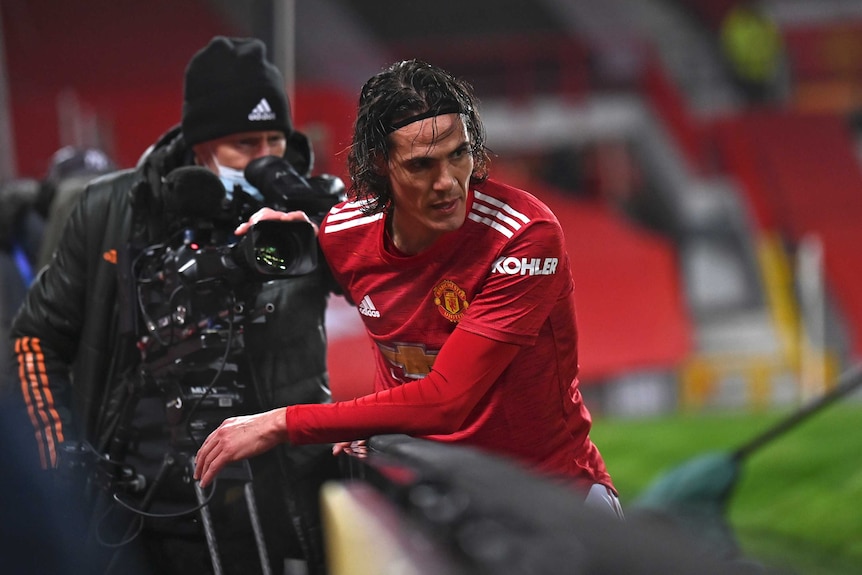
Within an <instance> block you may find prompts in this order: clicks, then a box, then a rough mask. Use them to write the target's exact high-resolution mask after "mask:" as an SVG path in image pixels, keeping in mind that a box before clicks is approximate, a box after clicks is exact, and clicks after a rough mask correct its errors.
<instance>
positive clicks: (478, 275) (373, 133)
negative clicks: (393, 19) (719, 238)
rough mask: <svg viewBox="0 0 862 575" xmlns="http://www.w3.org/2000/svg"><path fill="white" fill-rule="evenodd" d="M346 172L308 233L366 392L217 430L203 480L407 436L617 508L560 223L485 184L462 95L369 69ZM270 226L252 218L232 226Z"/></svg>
mask: <svg viewBox="0 0 862 575" xmlns="http://www.w3.org/2000/svg"><path fill="white" fill-rule="evenodd" d="M348 163H349V168H350V174H351V180H352V185H351V190H350V197H349V200H348V201H347V202H346V203H342V204H339V205H337V206H336V207H335V208H333V209H332V210H331V211H330V213H329V214H328V215H327V217H326V219H325V220H324V221H323V223H322V225H321V227H320V231H319V239H320V244H321V247H322V249H323V252H324V254H325V256H326V260H327V262H328V263H329V265H330V267H331V269H332V272H333V274H334V276H335V279H336V280H337V281H338V282H339V284H340V286H341V287H342V289H343V291H344V294H345V296H346V297H347V298H348V299H349V300H350V301H352V302H353V303H354V304H355V305H356V307H357V309H358V311H359V313H360V314H361V316H362V319H363V321H364V323H365V326H366V329H367V332H368V335H369V337H370V338H371V340H372V341H373V342H374V344H375V347H376V364H377V371H376V381H375V389H376V391H375V392H374V393H373V394H370V395H367V396H363V397H359V398H357V399H354V400H351V401H343V402H336V403H333V404H329V405H297V406H289V407H287V408H280V409H275V410H272V411H269V412H265V413H260V414H255V415H251V416H245V417H236V418H230V419H228V420H226V421H225V422H224V423H223V424H222V425H221V426H220V427H219V428H218V429H217V430H216V431H214V432H213V433H212V434H211V435H210V436H209V438H208V439H207V440H206V441H205V442H204V445H203V446H202V447H201V449H200V451H199V452H198V455H197V469H196V473H195V477H196V478H197V479H200V481H201V485H204V486H205V485H207V484H209V483H210V482H211V481H212V480H213V478H214V477H215V475H216V474H217V473H218V472H219V470H220V469H221V468H222V467H224V465H226V464H227V463H229V462H231V461H235V460H237V459H242V458H246V457H249V456H252V455H255V454H258V453H261V452H263V451H266V450H268V449H270V448H272V447H273V446H275V445H277V444H279V443H282V442H288V443H290V444H306V443H321V442H335V446H334V448H333V451H334V452H335V453H339V452H341V451H344V450H349V449H350V443H349V442H351V441H354V440H362V439H364V438H368V437H370V436H372V435H377V434H384V433H405V434H409V435H413V436H418V437H423V438H426V439H431V440H435V441H442V442H450V443H458V444H464V445H469V446H473V447H476V448H480V449H483V450H486V451H489V452H493V453H496V454H500V455H503V456H506V457H509V458H512V459H514V460H517V461H520V462H521V463H524V464H526V465H527V466H529V467H530V468H532V469H533V470H535V471H536V472H537V473H540V474H543V475H547V476H552V477H556V478H562V479H564V480H566V481H567V482H569V483H570V484H571V485H572V486H573V487H574V488H576V489H580V490H582V492H583V493H584V496H585V499H586V500H587V501H588V502H589V503H590V504H597V505H601V506H603V507H604V508H605V509H608V510H609V511H611V512H613V513H615V514H616V515H618V516H621V515H622V512H621V510H620V507H619V501H618V499H617V495H616V492H615V490H614V488H613V484H612V481H611V478H610V475H609V474H608V472H607V469H606V467H605V463H604V461H603V460H602V457H601V455H600V453H599V451H598V449H597V448H596V446H595V445H594V444H593V442H592V441H591V439H590V435H589V433H590V428H591V418H590V414H589V411H588V410H587V408H586V406H585V405H584V403H583V400H582V397H581V393H580V391H579V389H578V379H577V375H578V354H577V328H576V321H575V305H574V286H573V281H572V275H571V270H570V268H569V259H568V256H567V254H566V248H565V243H564V239H563V233H562V230H561V228H560V224H559V222H558V221H557V219H556V217H555V216H554V214H553V213H552V212H551V211H550V209H548V207H547V206H545V205H544V204H543V203H542V202H540V201H539V200H538V199H536V198H535V197H533V196H532V195H530V194H529V193H527V192H525V191H523V190H519V189H516V188H513V187H510V186H507V185H505V184H502V183H499V182H496V181H493V180H491V179H488V163H489V160H488V156H487V153H486V149H485V133H484V128H483V125H482V122H481V120H480V117H479V114H478V111H477V109H476V101H475V98H474V96H473V94H472V90H471V88H470V86H469V85H468V84H466V83H465V82H463V81H461V80H459V79H456V78H454V77H453V76H452V75H450V74H449V73H447V72H446V71H444V70H441V69H439V68H437V67H434V66H431V65H429V64H427V63H424V62H420V61H416V60H409V61H403V62H399V63H396V64H394V65H392V66H390V67H389V68H388V69H386V70H384V71H383V72H381V73H379V74H377V75H376V76H374V77H372V78H371V79H370V80H369V81H368V82H367V83H366V84H365V86H364V87H363V89H362V92H361V95H360V99H359V110H358V115H357V120H356V124H355V126H354V135H353V144H352V147H351V151H350V155H349V158H348ZM279 217H282V216H281V215H280V214H279V213H278V212H274V211H272V210H264V211H261V212H258V213H257V214H255V216H254V217H253V218H252V220H251V221H250V222H248V224H244V225H243V226H245V227H247V226H248V225H250V224H252V223H254V222H256V221H257V220H259V219H261V218H279ZM243 226H241V228H242V227H243ZM238 231H242V230H238Z"/></svg>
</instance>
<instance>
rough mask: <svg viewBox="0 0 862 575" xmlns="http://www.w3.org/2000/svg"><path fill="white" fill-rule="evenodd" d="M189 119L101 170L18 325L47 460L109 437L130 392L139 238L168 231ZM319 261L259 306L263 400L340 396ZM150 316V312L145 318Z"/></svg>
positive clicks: (25, 384)
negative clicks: (331, 384)
mask: <svg viewBox="0 0 862 575" xmlns="http://www.w3.org/2000/svg"><path fill="white" fill-rule="evenodd" d="M191 163H192V156H191V152H190V150H188V149H187V147H186V146H185V144H184V142H183V140H182V137H181V136H180V135H179V131H178V130H177V129H173V130H172V131H170V132H168V133H167V134H166V135H165V136H164V137H162V138H161V139H160V141H159V142H158V143H157V144H156V145H155V146H154V147H153V148H152V149H151V151H150V152H148V154H147V155H146V156H145V158H144V159H143V160H142V161H141V162H140V163H139V166H138V167H137V168H135V169H130V170H125V171H120V172H116V173H113V174H109V175H107V176H103V177H101V178H98V179H96V180H94V181H93V182H92V183H91V184H90V185H89V186H88V188H87V190H86V192H85V194H84V196H83V198H82V200H81V201H80V202H79V204H78V205H77V206H76V208H75V210H74V212H73V214H72V215H71V217H70V218H69V220H68V222H67V224H66V226H65V230H64V232H63V236H62V240H61V243H60V245H59V247H58V249H57V251H56V254H55V256H54V258H53V260H52V262H51V263H50V265H48V266H47V267H46V268H44V269H43V270H42V272H41V273H40V274H39V276H38V277H37V279H36V281H35V283H34V284H33V286H32V288H31V289H30V291H29V293H28V295H27V299H26V302H25V304H24V305H23V306H22V308H21V310H20V312H19V314H18V315H17V317H16V319H15V321H14V324H13V326H12V334H11V335H12V339H13V343H14V345H15V354H16V357H17V358H18V367H19V374H20V376H21V385H20V386H19V387H18V389H19V390H23V391H22V395H23V399H24V401H25V402H26V404H27V406H28V407H29V408H30V413H31V420H32V422H33V424H34V426H35V427H36V431H37V436H38V438H39V447H40V456H41V458H42V463H43V466H45V467H53V466H56V465H57V460H58V455H59V453H60V452H61V446H62V445H63V444H64V443H65V442H69V441H79V440H85V441H87V442H89V443H90V444H92V445H94V446H96V447H97V448H100V447H104V446H105V445H106V442H107V441H108V440H109V439H110V435H111V433H113V430H114V426H115V425H116V423H117V420H118V415H119V414H118V410H119V408H120V407H119V406H120V405H121V404H122V402H123V400H124V396H125V395H126V394H127V393H129V386H128V381H129V380H130V379H133V378H134V377H135V373H136V369H137V366H138V363H139V358H140V354H139V352H138V349H137V348H136V347H135V343H136V339H137V337H138V335H139V333H135V325H136V324H135V317H134V315H133V314H131V313H126V312H128V311H129V310H135V309H136V308H135V305H136V304H135V301H134V300H135V291H134V280H133V278H132V277H131V273H130V270H131V269H132V268H131V265H132V264H131V261H132V258H133V257H134V255H135V250H136V249H140V248H141V247H142V246H146V245H151V244H154V243H158V242H163V241H165V240H166V234H167V231H168V228H169V226H170V221H169V219H170V217H169V216H168V217H167V218H166V216H165V214H164V212H163V210H162V208H163V206H164V204H165V198H164V197H163V194H164V193H165V190H164V189H163V188H164V186H163V182H164V177H165V176H166V175H167V174H168V173H170V172H171V171H172V170H174V169H176V168H177V167H180V166H184V165H190V164H191ZM328 277H329V276H328V274H327V273H326V271H325V266H321V268H320V270H319V271H318V272H314V273H312V274H309V275H306V276H300V277H296V278H290V279H280V280H275V281H269V282H267V283H265V284H263V285H262V288H261V290H260V293H259V294H258V295H257V300H256V302H255V307H257V308H263V306H264V305H265V304H270V305H269V306H268V309H269V310H270V312H269V313H267V314H265V315H264V316H263V319H262V320H261V321H258V322H256V323H254V324H252V325H250V326H248V328H247V329H246V331H245V347H246V349H247V353H248V357H249V360H250V361H249V363H250V366H251V375H252V379H253V383H254V388H255V390H256V393H257V395H258V397H257V400H258V402H259V404H260V405H259V406H260V408H261V409H263V410H266V409H271V408H274V407H279V406H284V405H289V404H296V403H320V402H328V401H329V397H330V396H329V391H328V376H327V372H326V335H325V331H324V315H325V310H326V303H327V297H328V293H329V290H330V285H329V284H328V281H329V279H328ZM137 321H138V323H140V320H139V319H138V320H137Z"/></svg>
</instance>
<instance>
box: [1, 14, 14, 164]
mask: <svg viewBox="0 0 862 575" xmlns="http://www.w3.org/2000/svg"><path fill="white" fill-rule="evenodd" d="M9 106H10V104H9V76H8V75H7V73H6V36H5V34H4V32H3V11H2V10H0V150H3V152H2V153H0V181H2V180H7V179H10V180H11V179H12V178H14V177H15V176H16V175H17V172H16V168H15V166H16V164H17V159H16V157H15V138H14V130H13V127H12V113H11V111H10V109H9Z"/></svg>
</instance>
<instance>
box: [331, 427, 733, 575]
mask: <svg viewBox="0 0 862 575" xmlns="http://www.w3.org/2000/svg"><path fill="white" fill-rule="evenodd" d="M346 459H347V460H348V464H347V468H346V476H347V477H349V478H350V479H349V480H358V481H361V482H364V483H365V484H367V485H371V486H373V487H374V488H375V489H376V490H377V491H378V492H379V493H380V494H382V495H383V496H384V497H385V499H386V500H387V501H389V502H391V503H392V504H393V505H394V507H395V508H396V509H398V510H399V512H400V513H401V514H403V515H404V516H405V517H406V518H409V520H410V523H409V524H410V525H414V526H416V529H419V530H421V531H422V532H423V535H425V536H427V537H429V538H430V539H431V540H433V541H434V542H435V543H436V544H437V548H438V549H442V550H444V552H445V553H448V554H449V557H448V558H447V559H449V560H451V562H452V564H453V565H456V566H457V568H453V571H452V572H451V573H459V574H460V573H475V574H485V573H487V574H492V573H493V574H495V575H509V574H511V575H515V574H564V573H565V574H568V575H582V574H583V575H587V574H589V575H598V574H608V575H610V574H614V575H619V574H635V575H652V574H656V575H657V574H662V575H664V574H669V573H673V574H675V575H680V574H687V573H692V574H694V573H697V574H699V575H702V574H719V573H741V572H744V570H743V569H742V566H741V565H739V564H736V563H735V564H730V563H728V562H725V561H721V560H719V559H718V558H717V556H714V555H713V554H712V553H710V552H709V551H708V550H707V549H705V548H704V547H703V546H702V545H700V544H699V543H698V542H695V541H693V540H690V539H688V538H687V537H686V536H685V535H684V534H682V533H679V532H676V531H672V530H671V527H670V526H669V525H668V524H664V523H661V522H654V521H651V520H647V519H646V518H630V519H627V520H626V521H620V520H617V519H615V518H614V517H612V516H610V515H605V514H603V513H601V512H599V511H597V510H594V509H592V508H587V507H585V506H584V505H583V503H582V498H581V496H580V494H578V493H576V492H575V491H573V490H571V489H570V488H568V487H565V486H563V485H559V484H556V483H554V482H552V481H550V480H548V479H545V478H540V477H538V476H536V475H534V474H532V473H530V472H528V471H526V470H525V469H522V468H521V467H519V466H518V465H515V464H513V463H512V462H509V461H507V460H505V459H502V458H498V457H494V456H491V455H488V454H485V453H482V452H479V451H476V450H474V449H470V448H466V447H460V446H453V445H451V444H444V443H439V442H432V441H426V440H420V439H415V438H410V437H407V436H403V435H385V436H377V437H373V438H372V439H371V440H370V441H369V454H368V456H367V457H365V458H357V457H349V458H346ZM442 575H446V574H442Z"/></svg>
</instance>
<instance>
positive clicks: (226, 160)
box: [195, 130, 287, 172]
mask: <svg viewBox="0 0 862 575" xmlns="http://www.w3.org/2000/svg"><path fill="white" fill-rule="evenodd" d="M286 147H287V140H286V139H285V137H284V132H280V131H278V130H269V131H258V132H240V133H238V134H230V135H228V136H224V137H223V138H218V139H217V140H210V141H208V142H203V143H201V144H199V145H197V146H195V155H196V156H197V157H198V158H200V161H201V163H202V164H204V165H205V166H206V167H208V168H210V169H212V170H213V171H215V172H218V170H217V169H216V167H217V166H226V167H228V168H233V169H235V170H244V169H245V167H246V166H247V165H248V163H249V162H251V161H252V160H256V159H257V158H261V157H263V156H278V157H279V158H280V157H282V156H283V155H284V152H285V149H286Z"/></svg>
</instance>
